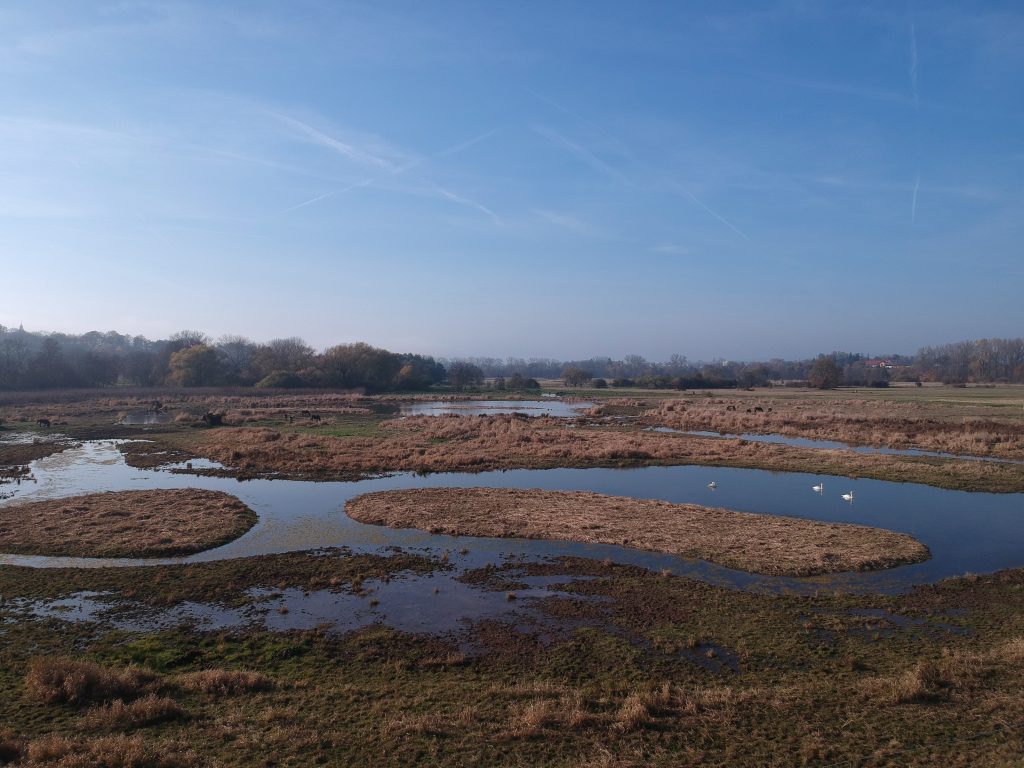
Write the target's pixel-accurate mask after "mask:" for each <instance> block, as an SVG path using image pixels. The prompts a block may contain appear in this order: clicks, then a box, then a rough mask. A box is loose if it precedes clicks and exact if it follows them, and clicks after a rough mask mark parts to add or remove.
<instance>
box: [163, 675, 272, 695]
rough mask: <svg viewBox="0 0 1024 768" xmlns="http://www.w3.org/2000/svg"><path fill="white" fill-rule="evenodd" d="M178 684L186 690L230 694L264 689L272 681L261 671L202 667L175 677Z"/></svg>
mask: <svg viewBox="0 0 1024 768" xmlns="http://www.w3.org/2000/svg"><path fill="white" fill-rule="evenodd" d="M177 683H178V685H179V686H181V687H182V688H184V689H185V690H188V691H198V692H200V693H210V694H217V695H230V694H235V693H245V692H248V691H266V690H269V689H271V688H272V687H273V685H274V683H273V680H271V679H270V678H269V677H267V676H266V675H264V674H263V673H261V672H253V671H251V670H242V669H203V670H199V671H198V672H188V673H186V674H184V675H181V676H180V677H178V678H177Z"/></svg>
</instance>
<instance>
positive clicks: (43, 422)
mask: <svg viewBox="0 0 1024 768" xmlns="http://www.w3.org/2000/svg"><path fill="white" fill-rule="evenodd" d="M36 425H37V426H40V427H47V428H49V426H50V420H49V419H36Z"/></svg>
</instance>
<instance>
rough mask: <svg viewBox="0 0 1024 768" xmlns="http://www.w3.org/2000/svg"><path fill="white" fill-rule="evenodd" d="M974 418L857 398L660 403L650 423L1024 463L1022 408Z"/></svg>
mask: <svg viewBox="0 0 1024 768" xmlns="http://www.w3.org/2000/svg"><path fill="white" fill-rule="evenodd" d="M730 407H731V408H733V409H734V410H729V408H730ZM757 408H760V409H761V410H760V411H758V410H755V409H757ZM973 410H981V411H982V415H975V414H974V413H972V409H971V408H969V407H967V406H964V405H959V406H953V405H951V404H949V403H941V402H938V403H937V402H900V401H895V400H877V399H871V400H869V399H857V398H853V397H821V396H818V397H806V398H803V399H795V400H786V399H778V398H758V397H739V398H736V397H730V398H727V399H716V398H700V399H692V398H686V399H683V398H677V399H670V400H664V401H662V402H660V403H658V404H657V406H656V407H654V408H652V409H651V410H649V411H647V413H646V414H645V421H646V422H647V423H650V424H655V425H660V426H667V427H672V428H674V429H679V430H683V431H713V432H721V433H727V434H744V433H754V434H781V435H788V436H790V437H805V438H811V439H817V440H837V441H840V442H844V443H851V444H854V445H871V446H876V447H889V448H923V449H925V450H930V451H942V452H946V453H953V454H962V455H972V456H993V457H1001V458H1010V459H1024V420H1020V419H1018V418H1015V417H1016V416H1017V414H1018V413H1019V412H1020V409H1019V408H1017V409H1013V410H1011V409H1008V408H1005V407H1001V408H995V407H992V406H990V407H987V408H983V407H982V406H975V407H974V409H973ZM1011 417H1013V418H1011Z"/></svg>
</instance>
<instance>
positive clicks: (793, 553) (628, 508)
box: [345, 488, 928, 576]
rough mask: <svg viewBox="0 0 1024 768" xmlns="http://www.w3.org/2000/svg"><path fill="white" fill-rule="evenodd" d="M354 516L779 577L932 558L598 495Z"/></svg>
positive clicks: (452, 495)
mask: <svg viewBox="0 0 1024 768" xmlns="http://www.w3.org/2000/svg"><path fill="white" fill-rule="evenodd" d="M345 511H346V512H347V513H348V515H349V516H350V517H352V518H354V519H356V520H358V521H360V522H362V523H369V524H373V525H387V526H390V527H401V528H420V529H423V530H437V531H438V532H440V533H445V534H448V535H453V536H496V537H506V538H543V539H557V540H567V541H581V542H587V543H595V544H615V545H621V546H627V547H636V548H638V549H646V550H652V551H656V552H669V553H672V554H678V555H682V556H684V557H696V558H700V559H702V560H710V561H712V562H716V563H720V564H722V565H727V566H729V567H731V568H739V569H741V570H745V571H752V572H755V573H766V574H773V575H789V576H803V575H810V574H819V573H835V572H840V571H855V570H869V569H875V568H887V567H892V566H894V565H900V564H903V563H912V562H919V561H921V560H924V559H925V558H927V556H928V549H927V548H926V547H925V546H924V545H923V544H921V543H920V542H918V541H917V540H915V539H914V538H912V537H911V536H908V535H906V534H901V533H893V532H891V531H885V530H881V529H878V528H867V527H864V526H857V525H843V524H837V523H822V522H817V521H814V520H802V519H798V518H790V517H781V516H776V515H755V514H750V513H746V512H733V511H731V510H727V509H717V508H713V507H701V506H697V505H693V504H669V503H668V502H663V501H653V500H645V499H633V498H627V497H620V496H604V495H601V494H597V493H584V492H563V491H542V490H518V489H513V488H424V489H417V490H408V491H384V492H380V493H370V494H365V495H363V496H359V497H356V498H355V499H351V500H350V501H349V502H348V503H347V504H346V507H345Z"/></svg>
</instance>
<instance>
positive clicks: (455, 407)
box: [401, 398, 594, 418]
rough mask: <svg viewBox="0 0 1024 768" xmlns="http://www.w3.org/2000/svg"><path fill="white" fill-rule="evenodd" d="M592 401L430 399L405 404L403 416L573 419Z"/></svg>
mask: <svg viewBox="0 0 1024 768" xmlns="http://www.w3.org/2000/svg"><path fill="white" fill-rule="evenodd" d="M593 405H594V404H593V403H588V402H565V401H563V400H558V399H556V398H549V399H547V400H452V401H444V400H430V401H424V402H416V403H404V404H403V405H402V410H401V413H402V415H403V416H445V415H454V416H491V415H496V414H499V413H522V414H525V415H527V416H557V417H561V418H571V417H573V416H578V415H580V414H581V413H582V412H583V411H585V410H587V409H588V408H591V407H593Z"/></svg>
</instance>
